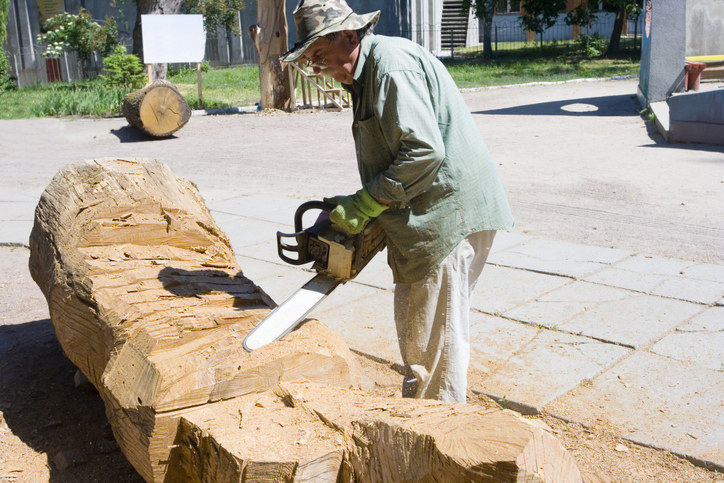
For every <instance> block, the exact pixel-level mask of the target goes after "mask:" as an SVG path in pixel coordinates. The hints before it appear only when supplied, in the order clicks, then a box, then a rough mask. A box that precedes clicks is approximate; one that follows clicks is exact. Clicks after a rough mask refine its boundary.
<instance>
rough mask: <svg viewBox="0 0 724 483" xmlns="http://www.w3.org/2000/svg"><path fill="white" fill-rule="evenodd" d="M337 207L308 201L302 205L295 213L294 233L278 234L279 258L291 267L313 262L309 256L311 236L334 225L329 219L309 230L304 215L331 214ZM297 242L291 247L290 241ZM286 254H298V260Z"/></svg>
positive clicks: (319, 222)
mask: <svg viewBox="0 0 724 483" xmlns="http://www.w3.org/2000/svg"><path fill="white" fill-rule="evenodd" d="M335 206H336V205H333V204H332V203H326V202H324V201H316V200H315V201H307V202H306V203H302V204H301V205H299V208H297V211H296V212H295V213H294V233H282V232H280V231H278V232H277V253H278V254H279V258H281V259H282V260H284V261H285V262H287V263H289V264H291V265H304V264H305V263H309V262H313V261H314V258H312V257H311V256H309V254H308V251H307V244H308V241H309V234H310V233H314V234H319V233H323V232H325V231H326V230H327V229H328V228H329V226H330V225H331V224H332V222H331V221H329V218H327V219H326V220H322V221H318V222H317V223H315V224H314V225H312V226H310V227H309V228H303V226H302V224H303V222H304V220H303V218H304V214H305V213H306V212H307V211H309V210H320V211H324V212H327V213H329V212H330V211H332V210H333V209H334V208H335ZM291 239H293V240H295V241H296V245H291V244H290V243H288V240H291ZM286 252H294V253H296V254H297V258H291V257H289V256H287V255H286Z"/></svg>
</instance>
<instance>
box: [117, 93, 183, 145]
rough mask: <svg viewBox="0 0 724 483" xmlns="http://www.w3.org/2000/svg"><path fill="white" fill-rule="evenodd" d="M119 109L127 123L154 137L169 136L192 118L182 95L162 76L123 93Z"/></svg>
mask: <svg viewBox="0 0 724 483" xmlns="http://www.w3.org/2000/svg"><path fill="white" fill-rule="evenodd" d="M121 110H122V111H123V116H124V117H125V118H126V121H128V124H130V125H131V126H133V127H135V128H137V129H140V130H141V131H143V132H145V133H146V134H148V135H150V136H154V137H166V136H170V135H171V134H173V133H175V132H176V131H178V130H179V129H181V128H182V127H183V126H185V125H186V123H187V122H188V121H189V119H190V118H191V108H190V107H189V104H188V102H186V99H185V98H184V96H183V95H182V94H181V93H180V92H179V90H178V89H177V88H176V86H175V85H173V84H172V83H170V82H168V81H167V80H164V79H156V80H155V81H153V82H152V83H150V84H147V85H146V86H145V87H143V88H142V89H139V90H137V91H134V92H131V93H130V94H128V95H126V97H125V98H124V99H123V104H122V105H121Z"/></svg>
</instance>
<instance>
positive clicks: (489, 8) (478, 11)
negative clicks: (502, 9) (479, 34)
mask: <svg viewBox="0 0 724 483" xmlns="http://www.w3.org/2000/svg"><path fill="white" fill-rule="evenodd" d="M471 8H472V9H473V13H474V14H475V16H476V17H477V18H479V19H480V20H482V21H483V25H484V27H483V59H485V60H491V59H492V58H493V45H492V39H491V37H490V34H491V32H492V30H493V15H495V0H463V6H462V9H463V12H467V11H468V10H470V9H471Z"/></svg>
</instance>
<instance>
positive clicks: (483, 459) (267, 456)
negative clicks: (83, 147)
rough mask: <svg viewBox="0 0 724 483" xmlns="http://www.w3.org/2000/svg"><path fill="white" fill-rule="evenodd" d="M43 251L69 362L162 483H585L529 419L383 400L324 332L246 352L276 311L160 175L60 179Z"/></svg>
mask: <svg viewBox="0 0 724 483" xmlns="http://www.w3.org/2000/svg"><path fill="white" fill-rule="evenodd" d="M30 248H31V257H30V271H31V274H32V276H33V278H34V279H35V281H36V282H37V283H38V285H39V286H40V288H41V290H42V291H43V293H44V294H45V296H46V298H47V300H48V305H49V309H50V315H51V319H52V321H53V326H54V328H55V331H56V335H57V337H58V339H59V341H60V343H61V346H62V347H63V351H64V352H65V354H66V355H67V356H68V357H69V358H70V360H71V361H72V362H73V363H74V364H76V365H77V366H78V367H79V369H80V370H81V371H82V372H83V374H85V376H86V377H87V378H88V379H89V380H90V381H91V382H92V383H93V384H94V386H95V387H96V388H97V389H98V392H99V394H100V396H101V398H102V399H103V401H104V403H105V406H106V414H107V416H108V419H109V422H110V425H111V427H112V428H113V432H114V435H115V437H116V440H117V441H118V444H119V446H120V447H121V449H122V451H123V453H124V454H125V455H126V457H127V458H128V460H129V461H130V462H131V464H133V466H134V467H135V468H136V469H137V470H138V472H139V473H140V474H141V476H142V477H143V478H145V479H146V480H147V481H158V482H160V481H168V482H175V481H179V482H202V481H205V482H206V481H296V482H307V481H312V480H313V481H330V482H337V481H359V482H366V481H369V482H378V481H402V480H408V481H451V482H452V481H531V482H533V481H556V482H558V481H580V474H579V472H578V469H577V468H576V466H575V464H574V462H573V460H572V459H571V457H570V455H568V453H566V452H565V450H564V449H563V448H562V447H561V446H560V445H559V444H558V442H557V441H556V440H555V438H554V437H553V436H552V435H551V434H549V432H548V431H546V429H545V428H541V427H539V426H537V425H536V424H534V423H532V422H530V421H528V420H525V419H523V418H522V417H520V416H519V415H516V414H514V413H511V412H507V411H497V410H496V411H485V410H484V409H482V408H481V407H479V406H474V405H452V404H444V403H440V402H437V401H429V400H411V399H404V400H403V399H399V398H370V397H368V396H367V395H365V394H364V393H363V392H361V391H360V390H359V389H355V387H356V380H357V376H356V369H355V359H354V358H353V357H352V354H351V352H350V351H349V349H348V348H347V346H346V344H345V343H344V341H343V340H342V339H341V337H340V336H339V335H338V334H337V333H336V332H334V331H332V330H330V329H328V328H327V327H325V326H324V325H322V324H320V323H319V322H318V321H315V320H309V321H307V322H305V323H304V324H302V325H301V326H300V327H299V328H298V329H297V330H295V331H293V332H292V333H290V334H288V335H287V336H285V337H284V338H283V339H282V340H280V341H277V342H274V343H272V344H269V345H268V346H265V347H263V348H261V349H259V350H257V351H254V352H253V353H247V352H245V351H244V350H243V348H242V346H241V341H242V340H243V338H244V336H245V335H246V334H247V333H248V332H249V331H250V330H251V328H252V327H253V326H254V324H256V323H257V322H258V321H260V320H262V319H263V318H264V317H265V316H266V315H267V314H268V313H269V312H270V310H271V308H272V307H273V305H274V303H273V301H272V300H271V299H270V298H269V297H268V296H267V295H266V294H265V293H264V292H263V290H261V289H260V288H259V287H257V286H256V285H255V284H254V283H253V282H252V281H251V280H249V279H248V278H246V277H245V276H244V275H243V273H242V272H241V270H240V269H239V267H238V265H237V264H236V261H235V259H234V255H233V253H232V250H231V247H230V243H229V240H228V239H227V237H226V235H224V233H223V232H221V230H219V228H218V227H217V226H216V224H215V223H214V221H213V219H212V218H211V216H210V214H209V212H208V210H207V209H206V207H205V206H204V203H203V200H202V199H201V197H200V195H199V193H198V191H197V190H196V188H195V187H194V186H193V185H192V184H191V183H190V182H188V181H185V180H180V179H177V178H176V177H175V176H174V175H173V173H171V171H170V170H169V169H168V168H167V167H166V166H165V165H163V164H161V163H159V162H157V161H154V160H121V159H111V160H103V161H89V162H82V163H77V164H73V165H70V166H68V167H66V168H64V169H63V170H61V171H60V172H59V173H58V174H57V175H56V176H55V177H54V178H53V180H52V182H51V183H50V185H49V186H48V188H47V189H46V190H45V192H44V193H43V195H42V197H41V199H40V202H39V204H38V207H37V208H36V213H35V224H34V227H33V231H32V233H31V237H30Z"/></svg>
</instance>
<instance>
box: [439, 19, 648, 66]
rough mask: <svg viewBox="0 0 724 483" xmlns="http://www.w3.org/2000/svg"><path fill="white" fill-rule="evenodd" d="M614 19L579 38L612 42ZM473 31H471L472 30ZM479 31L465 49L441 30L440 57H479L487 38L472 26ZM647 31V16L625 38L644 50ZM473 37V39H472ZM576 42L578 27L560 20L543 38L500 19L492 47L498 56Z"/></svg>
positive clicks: (479, 27)
mask: <svg viewBox="0 0 724 483" xmlns="http://www.w3.org/2000/svg"><path fill="white" fill-rule="evenodd" d="M613 24H614V18H613V16H606V15H600V16H599V18H598V19H597V20H596V21H595V22H594V23H593V24H592V25H591V26H590V27H580V28H579V29H578V38H579V39H580V38H582V36H584V35H590V36H597V37H600V38H601V39H603V40H608V39H609V38H610V37H611V33H612V31H613ZM470 28H471V27H469V29H470ZM472 28H476V29H477V32H476V35H473V36H471V35H470V34H468V41H467V42H466V44H465V45H464V46H462V45H456V44H455V43H454V40H453V39H454V35H453V32H452V31H450V30H448V31H445V30H444V29H438V32H435V35H440V45H441V49H440V51H439V52H437V53H436V54H437V55H438V56H439V57H450V56H455V55H458V54H463V53H465V54H470V53H472V54H475V53H478V52H482V51H483V35H484V27H483V25H482V24H479V25H476V26H472ZM642 31H643V16H642V17H641V18H639V19H638V21H636V20H628V21H627V25H626V29H625V32H626V33H625V34H624V36H623V38H631V39H633V42H632V45H633V46H634V48H636V46H640V42H641V34H642ZM471 37H472V38H471ZM573 40H576V35H574V27H573V26H572V25H566V23H565V21H563V19H562V18H560V19H559V20H558V21H557V22H556V24H555V25H553V26H552V27H550V28H548V29H546V30H545V31H544V32H543V33H542V34H537V33H535V34H534V35H533V34H532V33H529V32H528V31H526V30H525V29H524V28H523V27H522V26H521V24H520V22H519V20H518V18H517V17H514V18H511V17H503V18H500V19H498V18H496V19H495V21H494V23H493V28H492V30H491V44H492V45H491V46H492V49H493V51H494V52H501V51H506V50H517V49H521V48H524V47H532V46H546V45H555V44H561V43H566V42H568V43H571V41H573Z"/></svg>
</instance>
